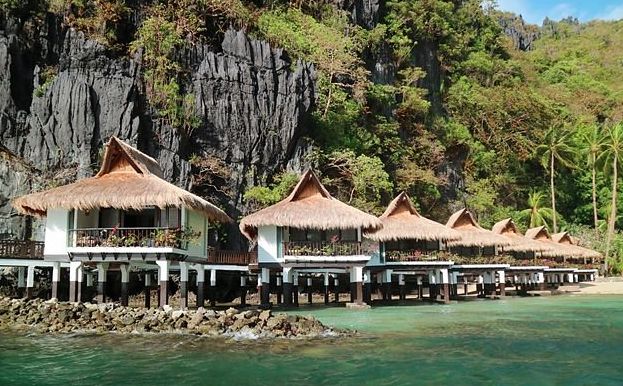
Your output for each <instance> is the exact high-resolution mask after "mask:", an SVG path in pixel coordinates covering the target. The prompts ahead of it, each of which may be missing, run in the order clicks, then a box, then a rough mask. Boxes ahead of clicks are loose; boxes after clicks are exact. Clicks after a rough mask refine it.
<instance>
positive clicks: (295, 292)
mask: <svg viewBox="0 0 623 386" xmlns="http://www.w3.org/2000/svg"><path fill="white" fill-rule="evenodd" d="M292 296H293V297H294V301H293V303H294V306H295V307H298V306H299V273H298V272H297V271H292Z"/></svg>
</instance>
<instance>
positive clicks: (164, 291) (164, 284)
mask: <svg viewBox="0 0 623 386" xmlns="http://www.w3.org/2000/svg"><path fill="white" fill-rule="evenodd" d="M158 294H159V297H158V303H159V306H160V307H164V306H165V305H168V304H169V281H168V280H160V291H159V292H158Z"/></svg>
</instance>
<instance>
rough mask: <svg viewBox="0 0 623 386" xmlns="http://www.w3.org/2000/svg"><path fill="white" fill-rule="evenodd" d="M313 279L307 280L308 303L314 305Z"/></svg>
mask: <svg viewBox="0 0 623 386" xmlns="http://www.w3.org/2000/svg"><path fill="white" fill-rule="evenodd" d="M312 284H313V282H312V278H311V277H308V278H307V303H309V304H312V303H313V297H312V296H313V294H312V287H313V286H312Z"/></svg>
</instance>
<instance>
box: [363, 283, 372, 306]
mask: <svg viewBox="0 0 623 386" xmlns="http://www.w3.org/2000/svg"><path fill="white" fill-rule="evenodd" d="M363 301H364V302H365V303H368V304H370V303H372V283H367V282H366V283H365V284H364V287H363Z"/></svg>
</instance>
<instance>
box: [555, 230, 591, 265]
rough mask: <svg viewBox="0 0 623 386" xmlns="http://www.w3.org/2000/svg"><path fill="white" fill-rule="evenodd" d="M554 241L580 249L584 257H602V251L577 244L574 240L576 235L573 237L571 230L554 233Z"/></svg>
mask: <svg viewBox="0 0 623 386" xmlns="http://www.w3.org/2000/svg"><path fill="white" fill-rule="evenodd" d="M552 241H554V242H555V243H558V244H562V245H565V246H570V247H572V248H574V249H576V250H579V251H581V252H582V253H583V257H592V258H596V259H598V258H600V257H602V256H601V253H599V252H597V251H594V250H592V249H590V248H585V247H581V246H579V245H576V241H574V237H572V236H571V235H570V234H569V232H566V231H565V232H559V233H555V234H553V235H552Z"/></svg>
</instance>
